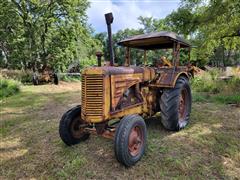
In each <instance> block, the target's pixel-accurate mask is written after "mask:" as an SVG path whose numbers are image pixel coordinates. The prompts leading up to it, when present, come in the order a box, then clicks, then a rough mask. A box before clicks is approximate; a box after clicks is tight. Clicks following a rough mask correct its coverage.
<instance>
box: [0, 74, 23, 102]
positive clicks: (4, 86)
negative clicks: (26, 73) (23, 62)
mask: <svg viewBox="0 0 240 180" xmlns="http://www.w3.org/2000/svg"><path fill="white" fill-rule="evenodd" d="M0 82H1V83H0V98H1V99H2V98H4V97H8V96H11V95H14V94H16V93H18V92H19V91H20V83H19V82H17V81H15V80H12V79H5V78H2V77H0Z"/></svg>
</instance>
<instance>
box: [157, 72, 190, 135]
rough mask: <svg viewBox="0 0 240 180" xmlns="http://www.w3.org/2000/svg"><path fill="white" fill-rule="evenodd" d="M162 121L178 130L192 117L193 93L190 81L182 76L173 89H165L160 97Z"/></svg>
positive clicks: (169, 128) (169, 127)
mask: <svg viewBox="0 0 240 180" xmlns="http://www.w3.org/2000/svg"><path fill="white" fill-rule="evenodd" d="M159 103H160V108H161V122H162V124H163V126H164V127H165V128H166V129H168V130H172V131H178V130H180V129H182V128H184V127H186V126H187V124H188V123H189V119H190V113H191V106H192V95H191V88H190V85H189V81H188V79H187V78H186V77H184V76H180V77H179V78H178V79H177V82H176V85H175V87H174V88H172V89H164V91H163V94H162V96H161V99H160V102H159Z"/></svg>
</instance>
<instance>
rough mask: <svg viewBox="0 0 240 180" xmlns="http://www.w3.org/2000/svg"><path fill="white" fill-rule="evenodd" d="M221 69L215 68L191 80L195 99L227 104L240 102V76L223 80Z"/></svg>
mask: <svg viewBox="0 0 240 180" xmlns="http://www.w3.org/2000/svg"><path fill="white" fill-rule="evenodd" d="M220 75H221V71H219V70H216V69H213V70H211V71H209V72H205V73H204V74H202V75H199V76H197V77H195V78H194V79H192V80H191V85H192V90H193V92H194V93H193V100H194V101H198V102H203V101H212V102H220V103H225V104H231V103H234V104H239V103H240V77H239V76H234V77H232V78H231V79H227V80H221V79H220V78H219V77H220Z"/></svg>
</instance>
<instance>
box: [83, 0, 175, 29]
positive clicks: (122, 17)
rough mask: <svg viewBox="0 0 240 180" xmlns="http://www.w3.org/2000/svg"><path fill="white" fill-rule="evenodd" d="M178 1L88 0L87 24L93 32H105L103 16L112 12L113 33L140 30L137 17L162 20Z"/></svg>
mask: <svg viewBox="0 0 240 180" xmlns="http://www.w3.org/2000/svg"><path fill="white" fill-rule="evenodd" d="M179 4H180V0H90V8H89V9H88V10H87V15H88V23H89V24H90V25H91V26H92V28H93V29H94V30H95V32H97V33H99V32H103V31H107V27H106V23H105V17H104V14H106V13H109V12H112V13H113V16H114V21H113V24H112V30H113V32H117V31H118V30H120V29H126V28H130V29H131V28H133V29H137V28H140V27H141V25H140V24H139V22H138V19H137V18H138V17H139V16H143V17H151V16H152V17H154V18H164V17H166V16H167V15H168V14H170V13H171V12H172V11H173V10H176V9H177V8H178V6H179Z"/></svg>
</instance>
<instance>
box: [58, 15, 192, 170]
mask: <svg viewBox="0 0 240 180" xmlns="http://www.w3.org/2000/svg"><path fill="white" fill-rule="evenodd" d="M105 18H106V23H107V27H108V38H109V41H108V42H109V50H110V63H109V65H104V66H101V56H102V54H101V53H99V52H98V53H97V54H96V55H97V57H98V66H95V67H88V68H86V69H84V70H83V72H82V82H81V83H82V95H81V105H79V106H77V107H74V108H72V109H70V110H69V111H67V112H66V113H65V114H64V115H63V116H62V119H61V120H60V125H59V133H60V137H61V139H62V140H63V142H64V143H65V144H67V145H69V146H71V145H74V144H78V143H80V142H82V141H84V140H86V139H88V137H89V135H90V134H97V135H101V136H104V137H107V138H111V139H114V150H115V156H116V159H117V160H118V161H119V162H120V163H122V164H123V165H125V166H126V167H130V166H133V165H134V164H135V163H137V162H138V161H139V160H140V159H141V157H142V156H143V155H144V152H145V149H146V143H147V129H146V124H145V121H144V119H143V118H147V117H152V116H153V115H154V114H156V113H157V112H160V114H161V118H159V119H160V121H161V122H162V124H163V126H164V127H165V128H166V129H167V130H171V131H178V130H180V129H183V128H184V127H186V126H187V124H188V123H189V119H190V112H191V103H192V97H191V89H190V85H189V78H190V76H191V73H192V72H191V68H190V67H189V66H188V65H185V66H181V65H180V49H181V48H185V49H188V52H189V57H190V44H189V43H188V42H186V41H185V40H184V39H182V38H181V37H179V36H178V35H176V34H175V33H173V32H166V31H162V32H156V33H150V34H143V35H137V36H133V37H130V38H127V39H124V40H122V41H120V42H119V43H118V45H120V46H123V47H124V48H125V49H126V53H125V64H124V66H116V65H115V63H114V54H113V48H112V47H113V46H112V35H111V23H112V22H113V16H112V13H108V14H105ZM131 48H135V49H140V50H142V51H143V52H144V54H143V64H142V65H140V66H132V65H131V57H130V51H131ZM170 48H171V49H172V57H173V58H172V60H171V61H170V60H168V59H167V58H165V57H162V58H159V61H157V62H156V63H155V65H152V66H149V65H148V62H147V52H148V51H149V50H156V49H170ZM189 59H190V58H189Z"/></svg>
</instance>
